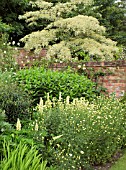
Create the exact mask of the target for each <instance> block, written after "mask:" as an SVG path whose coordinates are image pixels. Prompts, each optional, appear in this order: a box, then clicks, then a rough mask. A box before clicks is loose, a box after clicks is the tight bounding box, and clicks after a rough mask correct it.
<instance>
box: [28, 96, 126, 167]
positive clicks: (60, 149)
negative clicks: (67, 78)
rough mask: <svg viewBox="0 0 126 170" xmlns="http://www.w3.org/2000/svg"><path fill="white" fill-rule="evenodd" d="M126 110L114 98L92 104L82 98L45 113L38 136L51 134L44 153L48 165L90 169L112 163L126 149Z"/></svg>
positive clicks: (47, 137) (38, 121) (37, 120)
mask: <svg viewBox="0 0 126 170" xmlns="http://www.w3.org/2000/svg"><path fill="white" fill-rule="evenodd" d="M124 106H125V105H124V104H122V103H120V102H119V101H118V100H117V99H115V98H113V97H111V98H105V97H99V98H97V100H94V101H93V102H92V104H89V103H88V102H87V101H85V100H84V99H83V98H81V99H80V100H76V101H74V102H73V103H71V104H63V103H61V102H59V106H58V107H57V108H52V109H49V110H48V109H47V110H44V112H43V113H40V114H39V115H36V122H37V124H38V131H37V132H38V133H39V134H41V130H43V129H46V131H47V135H46V137H44V139H45V144H46V151H45V150H44V153H43V149H40V152H41V153H42V154H45V153H46V154H47V155H46V156H47V160H48V162H51V163H54V162H55V164H56V165H57V169H71V170H72V169H79V168H85V169H88V168H87V166H89V165H90V166H93V165H98V164H104V163H105V162H107V161H111V159H112V156H113V155H114V154H115V153H116V152H117V151H118V150H120V148H121V147H124V146H126V121H125V120H126V117H125V108H124ZM34 125H35V123H34V124H31V125H30V126H31V127H33V126H34Z"/></svg>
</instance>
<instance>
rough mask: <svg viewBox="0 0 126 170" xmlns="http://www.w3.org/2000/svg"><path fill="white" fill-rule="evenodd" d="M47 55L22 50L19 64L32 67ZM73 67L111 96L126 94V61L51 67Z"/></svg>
mask: <svg viewBox="0 0 126 170" xmlns="http://www.w3.org/2000/svg"><path fill="white" fill-rule="evenodd" d="M45 55H46V50H44V49H43V50H42V51H41V53H40V55H38V56H35V55H34V54H33V53H29V52H27V51H25V50H24V49H21V50H20V55H19V56H18V57H17V62H18V63H19V64H20V67H21V68H22V67H24V66H26V65H27V66H31V63H32V62H33V61H34V60H35V59H38V60H39V59H40V58H41V57H42V56H45ZM68 66H71V67H73V68H75V69H78V70H81V71H82V72H86V73H87V75H88V76H89V78H91V79H92V80H93V81H95V82H97V83H98V85H99V86H103V87H105V88H107V91H108V93H109V94H111V93H115V94H116V96H117V97H121V96H123V95H124V93H126V60H123V61H122V60H121V61H114V62H85V63H77V62H76V63H69V64H66V63H54V64H52V65H50V68H52V69H58V70H62V69H64V68H65V67H68Z"/></svg>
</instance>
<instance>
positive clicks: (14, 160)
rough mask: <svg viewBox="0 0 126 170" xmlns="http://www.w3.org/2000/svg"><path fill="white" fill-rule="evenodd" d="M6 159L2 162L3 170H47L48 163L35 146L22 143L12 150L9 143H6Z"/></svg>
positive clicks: (0, 165)
mask: <svg viewBox="0 0 126 170" xmlns="http://www.w3.org/2000/svg"><path fill="white" fill-rule="evenodd" d="M3 148H4V158H3V160H2V161H1V164H0V168H1V169H2V170H18V169H20V170H47V167H46V163H47V162H46V161H42V160H41V155H39V154H38V151H37V150H36V148H35V147H34V146H32V147H29V146H27V145H26V144H22V143H21V142H20V143H19V144H18V145H17V146H14V148H12V146H11V145H10V143H9V142H4V144H3Z"/></svg>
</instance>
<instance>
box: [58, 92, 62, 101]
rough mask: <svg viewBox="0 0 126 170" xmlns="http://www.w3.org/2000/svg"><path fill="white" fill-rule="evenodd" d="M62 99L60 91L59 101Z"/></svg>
mask: <svg viewBox="0 0 126 170" xmlns="http://www.w3.org/2000/svg"><path fill="white" fill-rule="evenodd" d="M61 100H62V97H61V92H59V101H61Z"/></svg>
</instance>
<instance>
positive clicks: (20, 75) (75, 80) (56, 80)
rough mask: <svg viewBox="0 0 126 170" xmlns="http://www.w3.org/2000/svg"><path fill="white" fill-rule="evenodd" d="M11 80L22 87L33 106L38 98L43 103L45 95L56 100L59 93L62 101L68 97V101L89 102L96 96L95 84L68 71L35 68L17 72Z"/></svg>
mask: <svg viewBox="0 0 126 170" xmlns="http://www.w3.org/2000/svg"><path fill="white" fill-rule="evenodd" d="M13 80H14V81H16V82H17V83H18V85H20V86H23V87H24V89H25V91H26V92H27V93H28V94H29V95H30V96H31V97H32V99H34V103H35V106H36V105H37V103H38V102H39V99H40V97H42V98H43V99H44V101H45V100H46V97H47V93H49V94H50V98H51V99H52V97H53V96H56V97H57V98H58V96H59V92H61V93H62V97H63V99H65V98H66V97H67V96H70V100H71V99H73V98H76V97H85V98H86V99H89V100H91V99H93V98H94V97H96V94H97V90H96V89H95V83H93V82H92V81H91V80H89V79H88V78H87V77H85V76H81V75H78V74H77V73H72V71H70V70H67V71H64V72H60V71H52V70H45V69H43V68H37V67H36V68H30V69H24V70H20V71H18V72H17V73H16V74H15V75H14V76H13Z"/></svg>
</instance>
